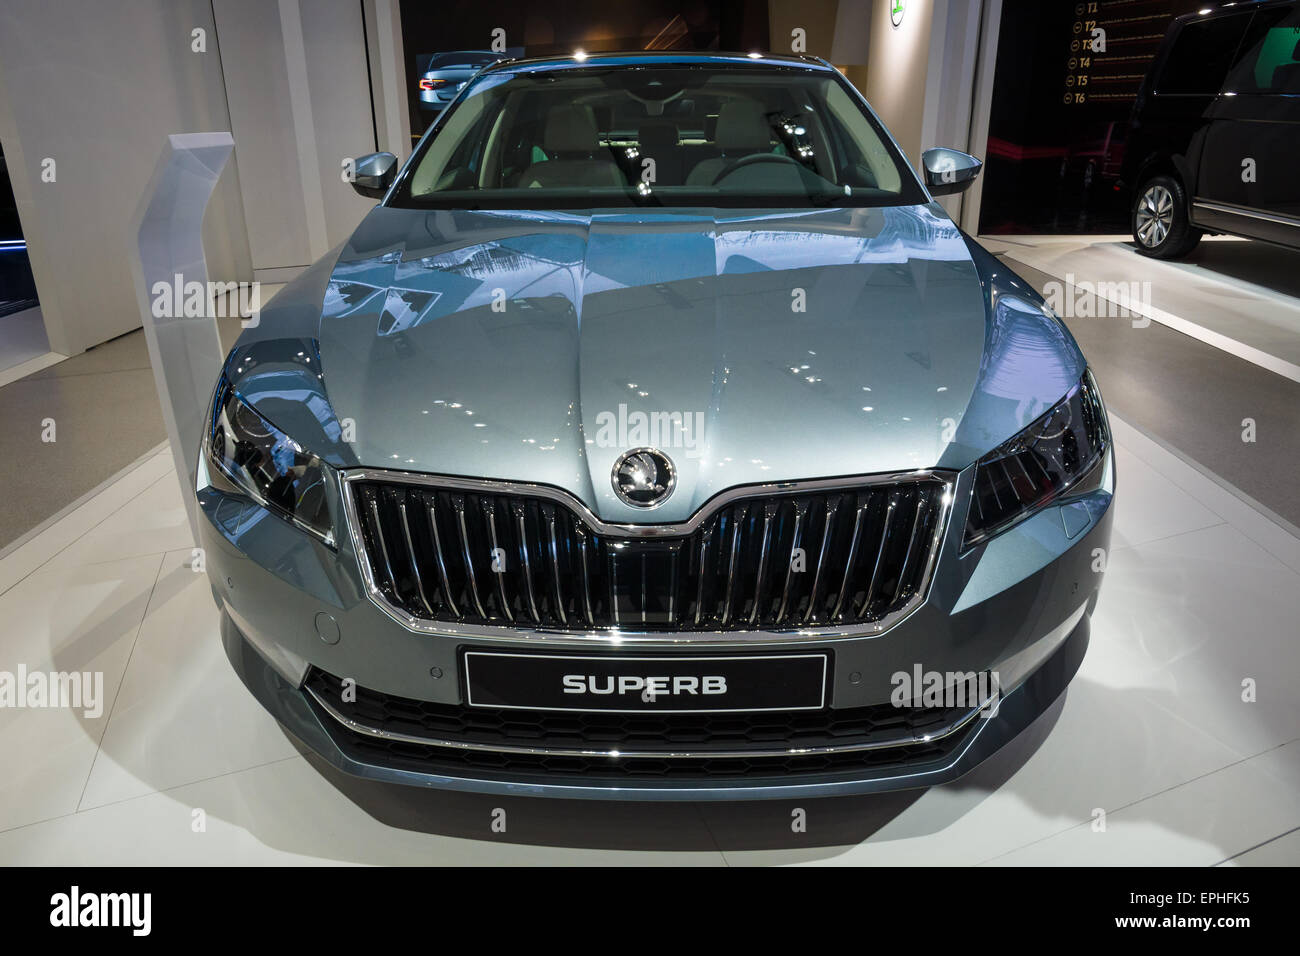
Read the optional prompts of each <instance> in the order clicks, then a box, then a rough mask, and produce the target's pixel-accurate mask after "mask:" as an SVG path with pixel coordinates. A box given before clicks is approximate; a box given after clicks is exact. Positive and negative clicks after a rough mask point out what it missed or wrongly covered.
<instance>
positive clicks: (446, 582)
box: [427, 494, 461, 617]
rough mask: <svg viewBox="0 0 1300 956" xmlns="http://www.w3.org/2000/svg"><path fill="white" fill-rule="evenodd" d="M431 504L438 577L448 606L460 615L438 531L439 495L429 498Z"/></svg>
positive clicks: (431, 523) (430, 510)
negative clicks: (452, 591) (452, 593)
mask: <svg viewBox="0 0 1300 956" xmlns="http://www.w3.org/2000/svg"><path fill="white" fill-rule="evenodd" d="M427 501H428V505H429V532H430V534H431V535H432V537H433V553H434V557H435V558H436V559H437V561H438V579H439V580H440V581H442V598H443V600H444V601H446V602H447V607H448V609H449V610H450V611H451V613H452V614H454V615H456V617H460V616H461V614H460V608H458V607H457V606H456V599H455V598H454V597H452V596H451V579H450V578H448V576H447V560H446V558H444V557H443V554H442V535H441V534H440V533H439V532H438V510H437V509H438V505H437V501H438V498H437V495H436V494H435V495H432V496H430V497H429V498H428V499H427Z"/></svg>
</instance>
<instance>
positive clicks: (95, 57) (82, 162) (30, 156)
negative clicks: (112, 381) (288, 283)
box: [0, 0, 251, 355]
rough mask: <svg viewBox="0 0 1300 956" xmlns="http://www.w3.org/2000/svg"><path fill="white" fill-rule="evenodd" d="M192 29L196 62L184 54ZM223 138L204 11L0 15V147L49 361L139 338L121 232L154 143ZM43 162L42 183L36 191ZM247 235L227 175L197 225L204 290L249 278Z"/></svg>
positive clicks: (118, 2)
mask: <svg viewBox="0 0 1300 956" xmlns="http://www.w3.org/2000/svg"><path fill="white" fill-rule="evenodd" d="M196 28H197V29H203V30H205V31H206V39H207V52H206V53H196V52H193V51H192V50H191V43H192V39H191V31H192V30H194V29H196ZM229 128H230V122H229V117H228V114H227V111H226V99H225V93H224V90H223V87H222V79H221V63H220V59H219V54H218V52H217V44H216V38H215V35H214V32H213V23H212V11H211V7H210V6H209V4H208V2H207V0H114V2H111V3H86V2H75V0H22V2H6V3H4V4H3V5H0V141H3V142H4V147H5V156H6V159H7V161H8V165H9V173H10V177H11V179H12V182H13V188H14V197H15V199H16V200H17V203H18V214H19V217H20V218H21V220H22V225H23V234H24V236H25V237H26V239H27V243H28V253H29V255H30V257H31V262H32V272H33V274H34V276H35V278H36V285H37V289H38V292H39V294H40V299H41V311H42V313H43V314H44V316H45V323H46V331H47V332H48V333H49V338H50V347H51V349H53V350H54V351H56V352H62V353H64V354H66V355H71V354H75V353H77V352H81V351H84V350H85V349H87V348H89V347H90V346H92V345H95V344H97V343H99V342H103V341H106V340H107V339H110V338H114V337H116V336H118V335H121V334H122V333H124V332H128V331H130V330H132V329H135V328H138V327H139V326H140V323H141V319H140V316H139V314H138V306H137V303H136V298H135V289H134V288H133V286H132V282H131V271H130V269H129V268H128V266H127V261H128V260H127V258H126V257H127V250H128V249H129V248H130V247H131V245H132V244H133V242H134V237H132V236H130V235H129V228H130V223H131V220H132V217H133V215H134V213H135V210H136V205H137V203H138V202H139V200H140V197H141V194H142V192H143V190H144V187H145V185H146V183H147V182H148V180H149V177H150V175H151V174H152V173H153V169H154V165H155V163H156V162H157V160H158V157H159V155H160V154H161V152H162V146H163V143H164V141H165V140H166V137H167V135H168V134H170V133H191V132H205V131H218V130H228V129H229ZM47 158H48V159H52V160H54V163H55V166H54V170H55V176H56V178H55V181H54V182H43V181H42V178H41V172H42V163H43V162H44V160H46V159H47ZM245 236H246V233H245V229H244V220H243V211H242V208H241V203H240V199H239V177H238V172H237V170H236V169H235V167H234V166H233V165H230V166H228V167H227V168H226V170H225V172H224V173H223V175H222V178H221V181H220V183H219V184H218V186H217V189H216V192H215V193H214V195H213V198H212V202H211V204H210V206H209V207H208V214H207V217H206V218H205V220H204V229H203V237H204V246H205V249H206V251H207V259H208V271H209V274H210V276H211V277H212V278H213V279H222V280H239V279H249V278H251V268H250V260H249V254H248V242H247V239H246V238H245Z"/></svg>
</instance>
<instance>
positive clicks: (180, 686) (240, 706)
mask: <svg viewBox="0 0 1300 956" xmlns="http://www.w3.org/2000/svg"><path fill="white" fill-rule="evenodd" d="M189 560H190V552H189V551H175V552H171V553H169V554H167V555H166V556H165V557H164V559H163V564H162V570H161V572H160V574H159V576H158V583H157V586H156V587H155V588H154V591H153V598H152V600H151V601H150V602H149V608H148V611H147V612H146V613H145V618H144V623H143V624H142V625H141V627H140V637H139V640H138V641H137V642H136V650H135V653H134V654H133V655H132V656H131V663H130V666H129V667H128V668H127V671H126V676H125V677H124V679H123V681H122V689H121V691H119V693H118V696H117V701H116V703H115V704H114V707H113V714H112V719H111V720H110V721H109V724H108V729H107V731H106V732H105V733H104V738H103V741H102V742H101V745H100V753H99V758H98V759H97V760H96V761H95V769H94V772H93V773H92V774H91V775H90V779H89V781H88V782H87V783H86V792H85V796H84V797H83V798H82V801H81V808H82V809H83V810H84V809H86V808H88V807H95V806H100V805H102V804H105V803H110V802H113V801H116V800H123V799H126V798H128V797H135V796H140V795H142V794H146V793H151V792H153V791H155V790H166V789H170V788H172V787H176V786H179V785H181V784H185V783H191V782H193V781H195V780H202V779H204V778H207V777H213V776H216V775H218V774H224V773H230V772H231V771H234V770H243V769H246V768H248V767H253V766H257V765H259V764H264V763H268V762H270V761H273V760H280V759H283V758H285V757H291V756H294V755H295V754H296V753H297V751H296V750H295V749H294V747H293V745H292V744H290V743H289V741H288V739H287V738H286V737H285V736H284V734H282V733H281V732H280V729H279V727H278V725H277V724H276V722H275V720H274V719H273V718H272V717H271V716H270V714H268V713H267V712H266V711H265V710H264V709H263V708H262V707H261V706H260V705H259V704H258V703H257V701H256V700H254V699H253V696H252V695H251V694H249V693H248V692H247V691H246V690H245V689H244V685H243V684H242V683H240V681H239V678H238V677H236V676H235V672H234V671H233V670H232V669H231V667H230V664H229V662H228V661H227V660H226V655H225V652H224V650H223V649H222V645H221V634H220V614H219V613H218V611H217V608H216V606H215V605H214V603H213V601H212V592H211V589H210V588H209V586H208V578H207V575H205V574H196V573H195V572H194V571H192V570H191V569H190V568H189V566H188V562H189Z"/></svg>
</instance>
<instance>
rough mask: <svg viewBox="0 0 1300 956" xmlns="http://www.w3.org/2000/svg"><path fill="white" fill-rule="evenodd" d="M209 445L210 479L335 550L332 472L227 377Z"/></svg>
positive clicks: (218, 395)
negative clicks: (226, 483) (228, 485)
mask: <svg viewBox="0 0 1300 956" xmlns="http://www.w3.org/2000/svg"><path fill="white" fill-rule="evenodd" d="M206 439H207V440H206V441H205V442H204V452H205V454H206V455H207V460H208V464H209V466H210V468H209V475H210V476H211V477H212V479H213V481H214V483H216V484H217V485H218V487H220V484H221V478H222V477H224V478H225V479H227V480H229V481H230V482H231V483H233V485H234V488H233V489H224V490H237V491H240V492H243V493H244V494H246V495H248V496H249V497H251V498H252V499H253V500H254V501H256V502H258V503H259V504H261V505H263V506H264V507H266V508H268V509H269V510H271V511H273V512H275V513H276V514H278V515H280V517H282V518H286V519H288V520H289V521H292V522H293V523H294V524H296V525H297V526H298V527H300V528H302V529H303V530H305V531H310V532H311V533H312V534H314V535H316V537H318V538H320V539H321V540H322V541H324V542H325V543H326V544H328V545H329V546H331V547H333V546H334V522H333V521H332V520H331V519H330V510H329V484H330V481H331V478H332V476H331V472H332V469H331V468H330V466H329V465H327V464H325V462H323V461H321V460H320V459H319V458H317V457H316V456H315V455H313V454H311V453H309V452H306V451H304V450H303V448H302V446H301V445H299V444H298V443H297V442H296V441H294V440H293V439H292V438H290V437H289V436H288V435H286V434H285V433H284V432H282V431H280V430H279V429H278V428H276V427H275V426H274V425H272V424H271V423H270V422H268V421H267V420H266V419H265V418H263V417H262V416H261V415H259V414H258V413H257V412H256V411H254V410H253V408H252V406H251V405H248V404H246V403H245V402H244V401H243V400H242V399H241V398H240V397H239V396H238V395H236V394H235V390H234V388H233V387H231V385H230V382H229V380H227V378H226V377H225V375H222V376H221V381H220V382H218V383H217V392H216V395H214V396H213V399H212V418H211V421H210V422H209V425H208V434H207V436H206Z"/></svg>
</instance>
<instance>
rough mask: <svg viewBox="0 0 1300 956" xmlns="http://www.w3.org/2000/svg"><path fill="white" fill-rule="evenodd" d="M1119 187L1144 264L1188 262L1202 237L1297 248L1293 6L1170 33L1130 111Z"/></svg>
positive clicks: (1215, 18) (1223, 15) (1180, 26)
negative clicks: (1127, 194)
mask: <svg viewBox="0 0 1300 956" xmlns="http://www.w3.org/2000/svg"><path fill="white" fill-rule="evenodd" d="M1122 182H1123V184H1124V185H1125V186H1126V187H1127V188H1128V189H1130V190H1131V195H1132V197H1133V207H1132V210H1133V211H1132V227H1133V238H1134V239H1135V240H1136V242H1137V248H1138V251H1139V252H1141V253H1142V254H1143V255H1148V256H1156V257H1158V258H1161V259H1176V258H1178V257H1180V256H1185V255H1186V254H1187V253H1189V252H1190V251H1191V250H1192V248H1193V247H1194V246H1195V245H1196V244H1197V242H1199V241H1200V239H1201V236H1202V235H1203V234H1204V233H1206V232H1212V233H1228V234H1231V235H1235V236H1244V237H1246V238H1250V239H1263V240H1265V241H1267V242H1275V243H1279V244H1281V245H1285V246H1290V247H1292V248H1297V249H1300V0H1261V2H1256V3H1237V4H1229V5H1227V6H1226V7H1222V8H1219V9H1217V10H1214V11H1212V12H1206V11H1203V12H1201V13H1195V14H1189V15H1187V16H1183V17H1179V18H1178V19H1177V20H1175V21H1174V22H1173V24H1172V25H1171V26H1170V28H1169V32H1168V34H1167V35H1166V36H1165V40H1164V43H1163V44H1162V46H1161V47H1160V51H1159V53H1157V55H1156V58H1155V61H1154V62H1153V63H1152V65H1151V70H1150V72H1148V73H1147V76H1146V78H1145V79H1144V80H1143V82H1142V86H1141V89H1140V90H1139V91H1138V96H1137V101H1136V103H1134V106H1133V116H1132V120H1131V128H1130V131H1129V137H1128V146H1127V149H1126V151H1125V157H1124V169H1123V173H1122Z"/></svg>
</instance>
